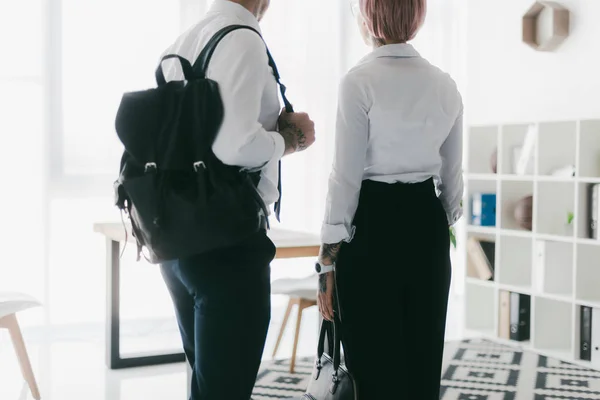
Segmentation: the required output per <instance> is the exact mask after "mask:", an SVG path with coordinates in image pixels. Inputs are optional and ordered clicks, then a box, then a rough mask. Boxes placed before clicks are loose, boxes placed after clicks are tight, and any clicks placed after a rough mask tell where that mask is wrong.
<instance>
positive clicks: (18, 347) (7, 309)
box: [0, 292, 40, 400]
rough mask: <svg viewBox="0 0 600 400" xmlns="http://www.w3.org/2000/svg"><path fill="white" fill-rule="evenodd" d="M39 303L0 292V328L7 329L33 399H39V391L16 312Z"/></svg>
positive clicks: (25, 297) (18, 295)
mask: <svg viewBox="0 0 600 400" xmlns="http://www.w3.org/2000/svg"><path fill="white" fill-rule="evenodd" d="M39 305H40V303H39V302H38V301H37V300H36V299H34V298H33V297H30V296H27V295H25V294H21V293H12V292H0V329H1V328H4V329H7V330H8V333H9V334H10V338H11V340H12V343H13V346H14V348H15V353H16V354H17V359H18V360H19V364H20V365H21V373H22V374H23V378H24V379H25V381H26V382H27V384H28V385H29V390H31V395H32V396H33V398H34V399H35V400H40V391H39V389H38V386H37V382H36V380H35V376H34V374H33V369H32V368H31V361H29V355H28V354H27V348H26V347H25V341H24V340H23V335H22V334H21V328H20V327H19V322H18V320H17V315H16V314H17V312H19V311H23V310H26V309H28V308H32V307H37V306H39Z"/></svg>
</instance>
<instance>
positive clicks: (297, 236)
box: [94, 222, 321, 258]
mask: <svg viewBox="0 0 600 400" xmlns="http://www.w3.org/2000/svg"><path fill="white" fill-rule="evenodd" d="M126 227H127V232H128V234H127V235H125V227H124V226H123V223H121V222H99V223H95V224H94V232H97V233H100V234H102V235H104V236H105V237H107V238H108V239H110V240H113V241H116V242H124V241H125V239H126V236H127V239H128V240H129V241H130V242H133V241H134V239H133V237H132V236H131V228H130V226H129V224H126ZM268 236H269V238H271V240H272V241H273V243H274V244H275V247H277V255H276V258H296V257H316V256H317V255H318V254H319V247H320V245H321V242H320V238H319V236H318V235H315V234H312V233H308V232H300V231H294V230H289V229H282V228H277V227H275V228H271V230H269V232H268Z"/></svg>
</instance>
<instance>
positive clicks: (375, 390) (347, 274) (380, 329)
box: [336, 179, 451, 400]
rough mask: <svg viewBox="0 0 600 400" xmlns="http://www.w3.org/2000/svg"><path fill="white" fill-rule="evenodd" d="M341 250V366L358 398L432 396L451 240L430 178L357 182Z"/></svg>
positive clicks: (434, 399)
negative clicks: (350, 230) (349, 234)
mask: <svg viewBox="0 0 600 400" xmlns="http://www.w3.org/2000/svg"><path fill="white" fill-rule="evenodd" d="M354 225H355V226H356V233H355V236H354V238H353V240H352V241H351V242H350V243H345V244H344V245H343V246H342V248H341V249H340V255H339V258H338V262H337V269H336V271H337V275H336V276H337V287H338V293H339V302H340V315H341V320H342V330H343V333H342V336H343V344H344V351H345V357H346V365H347V367H348V369H349V371H350V372H351V374H352V375H353V376H354V378H355V380H356V383H357V388H358V392H359V398H360V400H380V399H386V400H396V399H398V400H439V393H440V379H441V365H442V357H443V349H444V334H445V325H446V309H447V304H448V291H449V286H450V275H451V267H450V239H449V233H448V223H447V218H446V215H445V212H444V209H443V207H442V205H441V203H440V201H439V199H438V198H437V196H436V193H435V190H434V185H433V181H432V180H431V179H430V180H427V181H425V182H422V183H416V184H402V183H397V184H386V183H377V182H373V181H364V182H363V185H362V189H361V194H360V200H359V206H358V210H357V213H356V216H355V220H354Z"/></svg>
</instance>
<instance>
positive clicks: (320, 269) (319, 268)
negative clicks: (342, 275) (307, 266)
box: [315, 261, 335, 275]
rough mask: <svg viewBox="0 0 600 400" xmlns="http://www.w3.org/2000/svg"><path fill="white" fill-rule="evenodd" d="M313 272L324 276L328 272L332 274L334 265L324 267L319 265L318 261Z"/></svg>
mask: <svg viewBox="0 0 600 400" xmlns="http://www.w3.org/2000/svg"><path fill="white" fill-rule="evenodd" d="M315 270H316V271H317V273H318V274H319V275H321V274H326V273H328V272H332V271H334V270H335V263H334V264H331V265H324V264H321V262H320V261H317V262H316V263H315Z"/></svg>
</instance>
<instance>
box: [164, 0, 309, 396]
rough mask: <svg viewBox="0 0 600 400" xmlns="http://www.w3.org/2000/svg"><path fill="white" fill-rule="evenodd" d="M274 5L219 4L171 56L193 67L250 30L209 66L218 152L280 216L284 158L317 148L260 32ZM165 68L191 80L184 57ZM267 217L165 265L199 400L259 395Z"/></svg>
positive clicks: (265, 1)
mask: <svg viewBox="0 0 600 400" xmlns="http://www.w3.org/2000/svg"><path fill="white" fill-rule="evenodd" d="M268 6H269V0H215V1H214V4H213V5H212V7H211V8H210V10H209V11H208V13H207V15H206V16H205V17H204V18H203V20H202V21H200V22H199V23H198V24H196V25H195V26H193V27H191V28H190V29H189V30H188V31H187V32H185V33H184V34H183V35H181V36H180V37H179V38H178V39H177V40H176V41H175V43H174V44H173V45H172V46H171V47H170V48H169V49H167V51H166V52H165V54H172V55H177V56H181V57H183V58H184V59H186V60H190V62H194V61H195V60H196V59H198V57H199V55H200V53H201V51H202V50H203V49H204V48H205V47H206V46H207V43H209V41H210V40H211V39H213V38H214V36H215V34H216V33H217V32H219V31H222V30H223V29H224V28H226V27H228V26H239V25H242V26H246V27H250V28H252V29H237V30H234V31H231V32H228V33H227V34H226V35H225V36H223V37H222V38H221V39H220V41H219V43H218V45H216V47H215V49H214V53H213V54H212V57H211V58H210V62H209V63H208V67H207V70H206V78H207V79H211V80H213V81H215V82H216V83H217V84H218V87H219V92H220V96H221V100H222V103H223V118H222V122H221V125H220V129H219V130H218V133H217V134H216V137H215V139H214V142H213V144H212V151H213V153H214V155H215V156H216V157H217V158H218V159H219V160H220V161H221V162H222V163H223V164H225V165H228V166H235V167H239V168H240V169H242V170H245V171H252V172H253V173H256V174H255V179H256V180H255V183H257V189H258V193H259V194H260V196H261V198H262V200H263V201H264V204H265V205H266V206H267V207H268V206H270V205H272V204H274V203H277V204H276V207H275V208H276V213H277V215H278V211H279V208H278V206H279V202H278V200H279V199H280V194H281V187H280V168H279V166H280V159H281V158H282V157H283V156H285V155H289V154H292V153H296V152H299V151H303V150H305V149H306V148H308V147H309V146H310V145H312V144H313V142H314V140H315V132H314V124H313V122H312V121H311V120H310V118H309V116H308V115H307V114H305V113H294V112H288V111H291V105H290V104H289V103H287V100H286V99H285V90H282V94H283V97H284V99H285V103H286V106H287V108H288V110H287V111H286V110H284V111H281V112H280V110H281V106H280V102H279V98H278V87H277V85H278V79H277V80H276V77H277V78H278V74H277V71H276V68H275V65H274V63H271V60H270V55H268V51H267V49H266V47H265V43H264V42H263V40H262V38H261V36H260V27H259V21H260V19H261V17H262V15H263V14H264V13H265V12H266V11H267V8H268ZM162 68H163V72H164V78H165V80H166V81H167V82H169V81H177V80H184V76H183V71H182V67H181V65H180V64H179V63H178V62H177V60H176V59H174V60H167V61H164V62H162ZM267 213H269V211H267ZM261 214H265V213H264V212H262V213H261ZM220 218H224V219H227V218H228V216H227V215H223V216H221V217H220ZM267 218H268V215H261V222H260V223H261V226H260V228H259V229H258V231H257V232H256V233H254V234H252V235H249V236H247V237H246V238H244V239H243V240H241V241H239V242H237V243H236V244H233V245H230V246H226V247H220V248H216V249H214V250H210V251H205V252H201V253H200V254H196V255H191V256H188V257H185V258H179V259H176V260H171V261H164V262H162V263H161V272H162V275H163V277H164V280H165V283H166V285H167V287H168V289H169V292H170V294H171V297H172V300H173V303H174V306H175V310H176V315H177V320H178V323H179V328H180V332H181V337H182V340H183V345H184V350H185V353H186V356H187V359H188V361H189V363H190V365H191V366H192V370H193V378H192V388H191V399H192V400H248V399H249V398H250V396H251V392H252V388H253V386H254V382H255V380H256V376H257V373H258V369H259V366H260V362H261V358H262V353H263V348H264V343H265V339H266V335H267V330H268V327H269V322H270V309H271V304H270V266H269V264H270V262H271V261H272V260H273V258H274V256H275V246H274V245H273V243H272V242H271V241H270V239H269V238H268V237H267V234H266V229H267V228H266V227H267V225H268V222H267ZM233 222H234V223H235V221H233ZM224 223H228V221H224Z"/></svg>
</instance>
